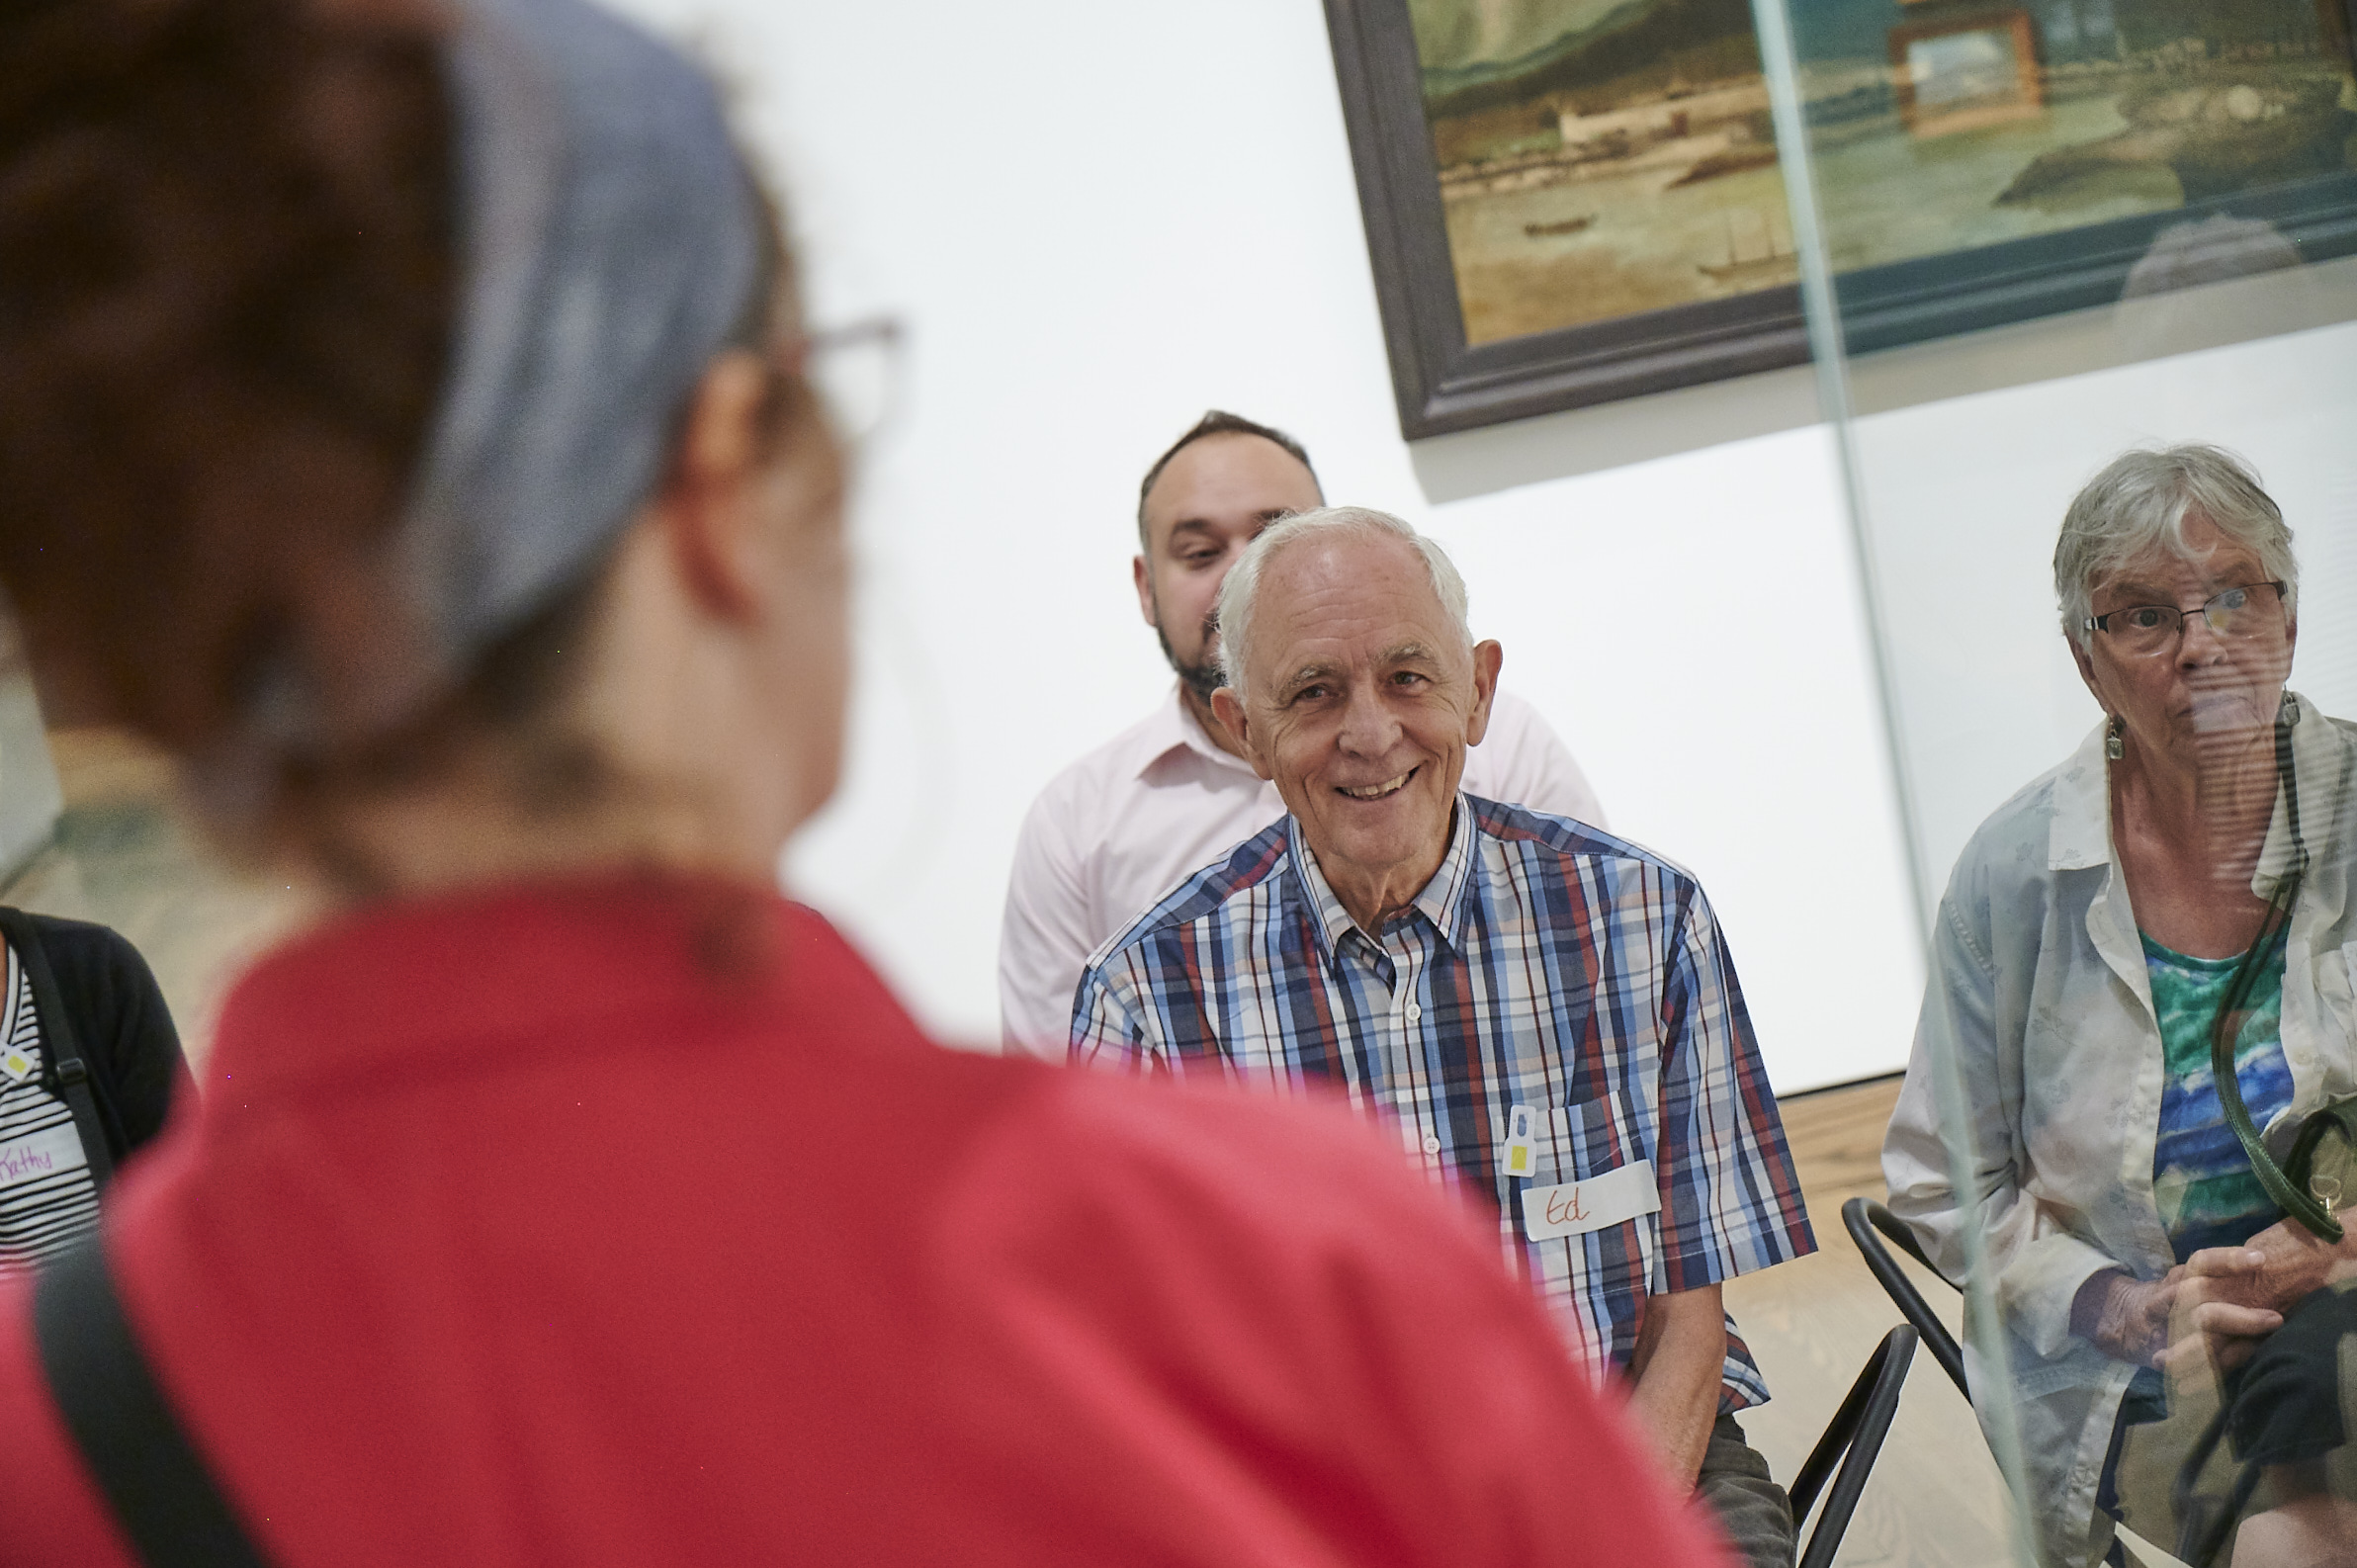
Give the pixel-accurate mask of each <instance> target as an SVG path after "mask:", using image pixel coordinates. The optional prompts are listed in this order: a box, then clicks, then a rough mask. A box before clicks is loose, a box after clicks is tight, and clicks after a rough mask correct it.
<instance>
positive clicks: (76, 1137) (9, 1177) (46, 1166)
mask: <svg viewBox="0 0 2357 1568" xmlns="http://www.w3.org/2000/svg"><path fill="white" fill-rule="evenodd" d="M89 1163H90V1162H89V1160H88V1159H87V1157H85V1156H84V1155H83V1153H82V1136H81V1134H79V1133H77V1132H75V1131H74V1127H73V1123H72V1122H67V1123H66V1124H65V1125H64V1126H62V1127H51V1128H50V1129H48V1131H46V1132H37V1133H35V1134H34V1135H33V1136H32V1137H30V1138H19V1139H17V1140H15V1141H14V1142H13V1143H0V1188H5V1187H12V1186H15V1185H17V1184H18V1183H19V1182H22V1181H39V1180H40V1179H41V1178H42V1177H44V1176H57V1175H59V1174H61V1173H63V1172H67V1171H79V1170H81V1169H82V1167H83V1166H85V1165H87V1164H89Z"/></svg>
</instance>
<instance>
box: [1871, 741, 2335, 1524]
mask: <svg viewBox="0 0 2357 1568" xmlns="http://www.w3.org/2000/svg"><path fill="white" fill-rule="evenodd" d="M2301 708H2302V710H2303V717H2302V719H2301V722H2300V723H2299V724H2298V725H2296V726H2295V727H2294V728H2293V731H2292V757H2293V773H2294V776H2295V777H2296V778H2297V780H2298V782H2299V788H2300V820H2301V828H2302V836H2303V838H2304V839H2305V840H2306V843H2307V847H2308V850H2309V853H2310V854H2311V856H2312V857H2313V859H2312V861H2311V863H2310V867H2309V871H2308V874H2307V876H2306V877H2305V878H2303V879H2302V882H2301V884H2300V894H2299V898H2298V901H2297V902H2296V903H2295V905H2294V906H2293V910H2292V927H2291V934H2290V938H2289V940H2288V942H2287V944H2286V948H2285V957H2284V980H2283V1048H2284V1056H2285V1059H2286V1061H2287V1063H2288V1064H2289V1066H2290V1068H2291V1072H2292V1088H2293V1095H2292V1104H2291V1106H2290V1108H2288V1109H2287V1110H2285V1111H2284V1112H2282V1113H2281V1114H2280V1115H2278V1116H2276V1117H2275V1118H2274V1120H2273V1121H2271V1122H2270V1123H2269V1124H2268V1127H2267V1129H2266V1133H2265V1136H2266V1138H2267V1141H2268V1144H2269V1146H2270V1147H2271V1148H2272V1149H2273V1150H2274V1152H2275V1153H2276V1155H2277V1157H2278V1158H2279V1159H2280V1158H2281V1157H2282V1156H2283V1154H2284V1153H2285V1152H2286V1150H2285V1147H2284V1145H2285V1143H2286V1142H2287V1141H2288V1139H2289V1138H2290V1136H2291V1133H2292V1130H2293V1127H2294V1126H2295V1125H2296V1123H2297V1122H2298V1121H2299V1119H2300V1118H2301V1117H2304V1116H2306V1115H2307V1114H2308V1113H2309V1112H2310V1111H2313V1110H2314V1109H2315V1108H2316V1107H2317V1106H2318V1105H2319V1104H2321V1103H2322V1102H2323V1101H2324V1100H2326V1099H2328V1098H2335V1097H2338V1096H2341V1095H2344V1094H2349V1093H2351V1092H2357V996H2352V990H2351V982H2352V976H2353V972H2357V909H2353V908H2351V904H2350V897H2349V895H2350V886H2349V884H2350V881H2351V879H2352V875H2353V874H2357V727H2352V726H2349V725H2347V724H2344V723H2342V722H2340V721H2338V720H2333V719H2328V718H2326V717H2325V716H2324V715H2322V714H2320V713H2318V712H2317V711H2316V709H2315V706H2314V704H2313V703H2308V702H2305V701H2303V702H2302V703H2301ZM2291 858H2292V845H2291V834H2290V831H2289V822H2288V815H2287V813H2286V810H2285V802H2284V799H2283V796H2282V795H2281V793H2280V792H2279V794H2278V796H2277V799H2276V806H2275V818H2274V821H2273V823H2272V824H2271V825H2270V827H2269V828H2268V831H2267V837H2266V840H2265V842H2264V843H2263V844H2262V845H2261V848H2260V852H2259V865H2258V870H2257V873H2256V875H2255V876H2254V878H2253V880H2252V891H2253V892H2254V893H2256V894H2258V895H2259V896H2260V897H2262V898H2264V897H2268V896H2270V895H2272V894H2273V893H2274V891H2275V888H2276V879H2277V877H2279V876H2280V875H2281V874H2282V873H2283V871H2284V870H2285V868H2286V867H2287V866H2288V864H2289V863H2290V860H2291ZM1931 957H1932V975H1931V981H1930V984H1929V985H1928V986H1927V987H1926V988H1925V995H1924V999H1923V1016H1922V1020H1921V1022H1920V1023H1919V1024H1918V1025H1917V1027H1916V1032H1915V1049H1914V1055H1913V1057H1912V1059H1911V1060H1909V1062H1908V1064H1907V1079H1906V1084H1905V1086H1904V1087H1903V1088H1902V1089H1900V1091H1899V1098H1898V1105H1897V1108H1896V1110H1895V1111H1894V1113H1893V1114H1892V1116H1891V1119H1890V1128H1889V1131H1888V1132H1887V1133H1886V1134H1885V1135H1884V1140H1883V1144H1882V1175H1883V1177H1884V1179H1885V1180H1886V1181H1887V1182H1888V1183H1889V1187H1890V1209H1891V1211H1892V1212H1893V1213H1895V1214H1897V1215H1898V1216H1899V1217H1900V1218H1902V1219H1904V1220H1906V1221H1907V1222H1908V1223H1909V1224H1910V1225H1911V1226H1912V1227H1913V1228H1914V1231H1915V1235H1916V1238H1917V1239H1918V1240H1919V1241H1920V1242H1922V1243H1923V1246H1924V1250H1925V1251H1926V1252H1927V1253H1928V1254H1929V1255H1930V1257H1931V1260H1932V1262H1933V1263H1935V1264H1936V1265H1937V1266H1938V1267H1939V1269H1940V1271H1941V1272H1942V1273H1944V1274H1946V1275H1948V1277H1949V1278H1951V1279H1962V1278H1963V1277H1964V1227H1965V1224H1966V1216H1967V1215H1972V1216H1973V1217H1974V1218H1975V1220H1976V1222H1977V1225H1978V1227H1979V1230H1980V1240H1981V1245H1982V1247H1983V1248H1984V1249H1986V1261H1987V1267H1988V1269H1989V1273H1990V1284H1991V1286H1992V1294H1993V1296H1994V1298H1995V1304H1996V1308H1997V1312H1998V1315H1999V1316H2000V1317H2001V1318H2002V1319H2003V1330H2004V1342H2005V1344H2006V1347H2007V1351H2008V1356H2009V1360H2010V1362H2011V1364H2010V1365H2009V1366H2008V1367H2007V1368H2006V1369H2005V1370H2004V1372H2003V1374H2001V1375H1992V1372H1991V1369H1990V1368H1988V1367H1987V1366H1986V1365H1985V1364H1983V1363H1982V1361H1981V1358H1980V1356H1979V1354H1978V1352H1977V1348H1976V1347H1975V1346H1973V1345H1971V1344H1970V1343H1967V1344H1966V1346H1965V1348H1964V1355H1965V1360H1966V1365H1967V1368H1968V1370H1969V1371H1970V1373H1971V1375H1972V1380H1973V1390H1974V1395H1975V1398H1974V1403H1975V1405H1977V1406H1979V1407H1981V1417H1982V1425H1983V1426H1984V1427H1986V1426H1988V1425H1989V1422H1990V1419H1991V1412H1990V1409H1989V1405H1990V1401H1991V1400H1992V1399H1997V1398H2001V1399H2004V1400H2006V1401H2008V1402H2009V1403H2010V1404H2011V1406H2012V1408H2013V1412H2014V1414H2015V1417H2016V1419H2017V1420H2018V1421H2019V1423H2020V1434H2021V1439H2022V1449H2023V1462H2024V1464H2025V1465H2026V1467H2027V1468H2028V1469H2029V1471H2030V1475H2031V1480H2032V1485H2033V1488H2034V1491H2035V1494H2036V1503H2035V1507H2034V1510H2033V1514H2034V1517H2035V1519H2036V1521H2037V1523H2038V1524H2039V1526H2040V1529H2041V1534H2042V1537H2043V1547H2044V1551H2045V1554H2046V1555H2047V1556H2048V1557H2049V1558H2051V1560H2052V1561H2054V1562H2056V1563H2058V1564H2065V1565H2067V1564H2079V1563H2086V1562H2091V1561H2092V1560H2093V1559H2094V1558H2095V1557H2097V1556H2100V1555H2101V1553H2102V1550H2103V1544H2104V1542H2103V1536H2104V1534H2105V1533H2107V1532H2106V1531H2105V1530H2104V1529H2103V1528H2102V1527H2100V1526H2096V1525H2095V1524H2094V1514H2095V1490H2096V1482H2097V1479H2098V1477H2099V1476H2100V1474H2101V1472H2102V1469H2103V1462H2104V1455H2105V1453H2106V1451H2107V1450H2108V1448H2109V1446H2110V1443H2111V1437H2112V1428H2113V1424H2114V1420H2115V1417H2116V1414H2117V1412H2118V1410H2119V1408H2120V1399H2121V1395H2122V1394H2123V1393H2124V1392H2125V1391H2126V1389H2127V1387H2128V1382H2129V1379H2130V1376H2131V1375H2132V1374H2133V1373H2134V1371H2135V1368H2134V1367H2133V1366H2131V1365H2129V1364H2128V1363H2127V1362H2125V1361H2115V1360H2112V1359H2111V1358H2109V1357H2108V1356H2106V1355H2104V1354H2103V1353H2102V1352H2101V1351H2099V1350H2095V1349H2094V1348H2093V1347H2091V1346H2090V1345H2088V1344H2087V1343H2086V1342H2085V1341H2083V1340H2080V1339H2078V1338H2076V1337H2074V1336H2073V1334H2072V1332H2071V1326H2070V1308H2071V1302H2072V1299H2073V1298H2074V1297H2075V1296H2076V1295H2077V1293H2078V1288H2079V1286H2080V1285H2082V1284H2084V1283H2085V1282H2086V1281H2087V1279H2088V1278H2089V1277H2090V1276H2092V1275H2094V1274H2096V1273H2099V1272H2101V1271H2103V1270H2104V1269H2107V1268H2121V1267H2125V1268H2127V1269H2128V1270H2129V1271H2130V1272H2132V1273H2134V1274H2135V1275H2136V1276H2137V1277H2138V1278H2139V1279H2151V1278H2156V1277H2158V1276H2159V1275H2161V1274H2162V1273H2165V1272H2166V1271H2167V1270H2168V1268H2169V1266H2170V1265H2171V1264H2172V1263H2174V1262H2175V1261H2176V1255H2175V1252H2174V1250H2173V1249H2172V1248H2171V1246H2170V1242H2169V1235H2168V1230H2167V1227H2166V1226H2165V1225H2163V1224H2162V1222H2161V1217H2160V1207H2159V1204H2158V1202H2157V1200H2156V1199H2155V1198H2154V1196H2153V1190H2152V1159H2153V1147H2154V1144H2155V1142H2156V1141H2157V1139H2158V1136H2159V1130H2160V1102H2161V1092H2162V1089H2163V1088H2164V1080H2165V1062H2164V1058H2163V1054H2162V1046H2161V1036H2160V1025H2159V1023H2158V1021H2157V1020H2156V1018H2155V1017H2154V1015H2153V1009H2152V989H2151V980H2150V977H2149V974H2148V972H2147V970H2146V968H2145V961H2144V953H2143V949H2142V946H2141V944H2140V943H2139V939H2138V934H2137V918H2136V914H2135V912H2134V911H2133V910H2131V909H2130V908H2129V900H2128V885H2127V883H2126V882H2125V881H2123V880H2122V878H2121V875H2120V865H2119V859H2118V856H2117V854H2116V853H2115V852H2114V845H2113V843H2112V834H2111V788H2110V773H2109V770H2108V767H2107V764H2106V763H2105V761H2104V755H2103V731H2102V729H2101V728H2100V727H2099V728H2097V729H2096V730H2095V731H2094V732H2093V733H2091V734H2090V735H2089V736H2088V737H2087V739H2086V740H2085V741H2084V742H2082V743H2081V744H2080V746H2079V748H2078V750H2077V751H2075V752H2074V753H2072V755H2071V756H2070V758H2069V760H2067V761H2065V762H2064V763H2063V764H2062V765H2061V766H2060V767H2057V768H2055V769H2054V770H2053V771H2051V772H2050V773H2048V774H2046V775H2045V776H2044V777H2042V778H2040V779H2038V780H2037V781H2036V782H2034V783H2032V784H2031V785H2030V786H2029V787H2028V788H2027V789H2024V790H2023V791H2022V792H2021V793H2020V794H2018V795H2016V796H2015V797H2014V798H2013V799H2012V800H2010V801H2008V802H2006V803H2005V805H2003V806H2001V807H1999V808H1998V809H1997V812H1996V814H1995V815H1994V816H1992V817H1990V818H1989V820H1988V821H1987V822H1986V823H1984V824H1982V825H1981V827H1980V828H1979V830H1978V831H1977V832H1975V833H1974V834H1973V835H1972V838H1971V841H1970V842H1969V843H1967V844H1966V845H1965V846H1964V854H1963V855H1962V856H1961V857H1959V859H1958V861H1957V865H1956V874H1955V875H1954V876H1953V877H1952V878H1951V879H1950V881H1949V884H1948V891H1947V893H1946V895H1945V896H1944V897H1943V898H1942V899H1941V901H1940V914H1939V921H1938V924H1937V926H1936V927H1935V928H1934V930H1933V933H1932V954H1931ZM1943 1069H1947V1070H1950V1071H1953V1072H1955V1073H1956V1074H1957V1075H1958V1080H1957V1082H1958V1083H1959V1085H1960V1087H1961V1088H1962V1089H1963V1097H1964V1103H1965V1105H1966V1107H1967V1108H1968V1110H1969V1120H1968V1123H1967V1124H1966V1126H1965V1127H1964V1128H1962V1129H1959V1130H1960V1131H1964V1132H1965V1133H1966V1134H1967V1135H1968V1137H1969V1140H1970V1142H1971V1145H1972V1147H1971V1149H1970V1151H1969V1153H1968V1157H1967V1159H1966V1161H1964V1166H1965V1167H1966V1168H1968V1169H1969V1170H1970V1172H1971V1173H1972V1178H1971V1179H1972V1181H1973V1183H1974V1185H1975V1186H1976V1188H1977V1197H1976V1199H1975V1200H1974V1201H1973V1202H1972V1203H1968V1204H1967V1203H1960V1202H1959V1201H1958V1196H1959V1195H1958V1192H1957V1188H1956V1170H1957V1166H1956V1164H1954V1163H1952V1159H1951V1154H1952V1151H1951V1147H1950V1143H1949V1131H1950V1129H1949V1128H1948V1127H1947V1126H1946V1125H1944V1123H1943V1120H1942V1118H1941V1115H1940V1101H1941V1098H1942V1096H1941V1093H1940V1077H1941V1073H1942V1070H1943Z"/></svg>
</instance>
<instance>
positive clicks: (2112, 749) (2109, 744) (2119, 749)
mask: <svg viewBox="0 0 2357 1568" xmlns="http://www.w3.org/2000/svg"><path fill="white" fill-rule="evenodd" d="M2123 733H2125V732H2124V727H2123V726H2122V725H2121V723H2120V716H2119V715H2118V714H2113V715H2112V722H2111V723H2110V724H2109V725H2107V726H2105V727H2104V732H2103V754H2104V755H2105V756H2107V757H2110V758H2111V759H2112V760H2113V761H2115V762H2117V761H2119V760H2120V759H2121V758H2122V757H2124V756H2126V755H2127V754H2128V746H2127V743H2126V742H2125V741H2123V740H2121V739H2120V737H2121V736H2122V734H2123Z"/></svg>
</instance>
